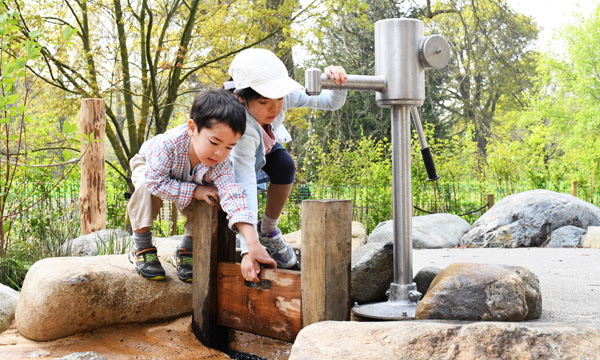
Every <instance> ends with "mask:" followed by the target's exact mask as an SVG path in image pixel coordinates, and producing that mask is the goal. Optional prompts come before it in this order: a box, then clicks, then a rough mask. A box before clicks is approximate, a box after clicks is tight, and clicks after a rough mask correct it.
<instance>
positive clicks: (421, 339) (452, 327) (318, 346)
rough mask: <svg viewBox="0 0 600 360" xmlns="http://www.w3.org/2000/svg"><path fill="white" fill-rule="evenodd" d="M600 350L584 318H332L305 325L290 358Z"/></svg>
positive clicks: (530, 355) (557, 354) (561, 355)
mask: <svg viewBox="0 0 600 360" xmlns="http://www.w3.org/2000/svg"><path fill="white" fill-rule="evenodd" d="M340 334H343V335H340ZM599 353H600V330H598V329H595V328H593V327H590V326H586V325H578V324H544V323H518V324H515V323H506V322H478V323H463V322H438V321H395V322H394V321H393V322H332V321H326V322H321V323H316V324H312V325H310V326H308V327H306V328H304V329H302V331H300V333H299V334H298V337H297V338H296V342H295V343H294V345H293V346H292V352H291V355H290V357H289V360H307V359H319V360H329V359H335V360H338V359H344V360H371V359H373V360H375V359H377V360H380V359H407V360H420V359H424V360H425V359H426V360H431V359H506V360H509V359H515V360H516V359H557V360H558V359H585V358H586V357H582V355H583V354H587V355H589V356H590V357H587V359H597V358H598V354H599Z"/></svg>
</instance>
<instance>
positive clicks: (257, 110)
mask: <svg viewBox="0 0 600 360" xmlns="http://www.w3.org/2000/svg"><path fill="white" fill-rule="evenodd" d="M242 102H244V101H243V100H242ZM245 105H246V109H248V112H249V113H250V115H252V116H253V117H254V118H255V119H256V121H257V122H258V123H259V124H260V125H261V126H264V125H267V124H271V123H272V122H273V121H275V118H276V117H277V115H279V113H280V112H281V110H282V108H283V98H281V99H267V98H263V97H261V98H258V99H254V100H250V101H249V102H248V103H247V104H245Z"/></svg>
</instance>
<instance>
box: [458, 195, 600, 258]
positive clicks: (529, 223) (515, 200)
mask: <svg viewBox="0 0 600 360" xmlns="http://www.w3.org/2000/svg"><path fill="white" fill-rule="evenodd" d="M568 225H572V226H576V227H578V228H581V229H587V228H588V227H589V226H598V225H600V209H599V208H598V207H596V206H594V205H592V204H590V203H587V202H585V201H583V200H580V199H578V198H576V197H574V196H571V195H566V194H560V193H556V192H553V191H549V190H531V191H525V192H522V193H519V194H514V195H510V196H507V197H505V198H504V199H502V200H500V201H498V202H497V203H496V204H495V205H494V206H493V207H492V208H491V209H490V210H488V211H487V212H486V213H485V214H483V215H482V216H481V217H480V218H479V219H477V221H475V223H474V224H473V229H472V230H471V231H469V232H468V233H466V234H465V235H464V236H463V237H462V239H461V245H465V246H470V247H510V248H516V247H529V246H540V245H542V244H544V243H545V242H546V241H547V240H548V238H549V236H550V235H551V234H552V232H553V231H556V230H557V229H560V228H561V227H563V226H568Z"/></svg>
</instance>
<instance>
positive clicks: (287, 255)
mask: <svg viewBox="0 0 600 360" xmlns="http://www.w3.org/2000/svg"><path fill="white" fill-rule="evenodd" d="M260 225H261V222H260V221H259V222H258V225H257V227H258V229H259V232H258V239H259V240H260V243H261V244H262V245H263V246H264V247H266V248H267V251H268V252H269V255H271V257H272V258H273V260H275V262H276V263H277V266H278V267H280V268H282V269H289V268H291V267H293V266H294V265H296V262H297V259H296V253H295V252H294V249H292V247H291V246H290V245H288V243H287V242H285V239H284V238H283V236H281V231H280V230H279V229H278V228H275V231H273V232H272V233H270V234H263V233H261V232H260Z"/></svg>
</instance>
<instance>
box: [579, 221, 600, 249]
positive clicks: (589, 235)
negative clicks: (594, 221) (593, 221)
mask: <svg viewBox="0 0 600 360" xmlns="http://www.w3.org/2000/svg"><path fill="white" fill-rule="evenodd" d="M582 243H583V247H586V248H594V249H600V226H590V227H589V228H588V229H587V232H586V234H585V236H584V237H583V241H582Z"/></svg>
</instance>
